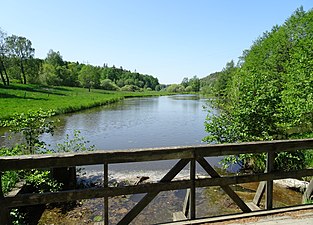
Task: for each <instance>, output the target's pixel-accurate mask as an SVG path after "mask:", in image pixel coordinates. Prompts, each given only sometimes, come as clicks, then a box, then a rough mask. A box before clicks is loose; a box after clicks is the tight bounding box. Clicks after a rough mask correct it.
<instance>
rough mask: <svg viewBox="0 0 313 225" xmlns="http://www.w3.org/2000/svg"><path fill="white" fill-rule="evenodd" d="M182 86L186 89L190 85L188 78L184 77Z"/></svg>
mask: <svg viewBox="0 0 313 225" xmlns="http://www.w3.org/2000/svg"><path fill="white" fill-rule="evenodd" d="M181 85H183V86H184V88H186V87H187V86H188V85H189V80H188V77H184V79H183V80H182V82H181Z"/></svg>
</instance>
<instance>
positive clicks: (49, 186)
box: [24, 169, 62, 193]
mask: <svg viewBox="0 0 313 225" xmlns="http://www.w3.org/2000/svg"><path fill="white" fill-rule="evenodd" d="M24 179H25V181H26V184H27V185H30V186H31V187H32V188H34V189H35V190H34V192H36V193H37V192H38V193H44V192H56V191H59V190H60V189H61V186H62V184H60V183H57V182H56V181H55V180H53V179H52V178H51V176H50V171H41V170H34V169H33V170H30V171H28V172H26V174H25V175H24Z"/></svg>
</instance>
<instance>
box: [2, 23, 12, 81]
mask: <svg viewBox="0 0 313 225" xmlns="http://www.w3.org/2000/svg"><path fill="white" fill-rule="evenodd" d="M5 39H6V33H5V32H4V31H2V30H1V28H0V76H1V80H2V83H3V84H4V85H10V80H9V76H8V74H7V70H6V67H5V63H4V61H5V59H6V55H7V52H8V51H7V46H6V42H5ZM4 75H5V77H4Z"/></svg>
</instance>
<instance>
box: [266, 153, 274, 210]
mask: <svg viewBox="0 0 313 225" xmlns="http://www.w3.org/2000/svg"><path fill="white" fill-rule="evenodd" d="M274 159H275V152H272V151H269V152H267V158H266V170H265V171H266V173H269V172H271V171H273V169H274ZM265 208H266V209H272V208H273V180H268V181H266V199H265Z"/></svg>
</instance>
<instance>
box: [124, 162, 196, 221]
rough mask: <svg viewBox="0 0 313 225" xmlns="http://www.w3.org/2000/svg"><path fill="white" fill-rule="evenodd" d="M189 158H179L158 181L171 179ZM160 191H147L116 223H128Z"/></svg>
mask: <svg viewBox="0 0 313 225" xmlns="http://www.w3.org/2000/svg"><path fill="white" fill-rule="evenodd" d="M189 161H190V159H181V160H179V161H178V162H177V163H176V165H175V166H174V167H173V168H172V169H171V170H170V171H169V172H168V173H167V174H166V175H165V176H164V177H163V178H162V179H161V180H160V182H168V181H171V180H172V179H173V178H174V177H175V176H176V175H177V174H178V173H179V172H180V171H181V170H182V169H184V167H185V166H186V165H187V164H188V163H189ZM159 193H160V191H155V192H149V193H147V194H146V195H145V196H144V197H143V198H142V199H141V200H140V201H139V202H138V203H137V204H136V205H135V206H134V207H133V208H132V209H131V210H130V211H129V212H128V213H127V214H126V215H125V216H124V217H123V219H121V221H120V222H119V223H118V224H119V225H122V224H129V223H130V222H131V221H133V219H134V218H135V217H136V216H137V215H138V214H139V213H140V212H141V211H142V210H143V209H144V208H145V207H146V206H147V205H148V204H149V203H150V202H151V201H152V200H153V199H154V198H155V197H156V196H157V195H158V194H159Z"/></svg>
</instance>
